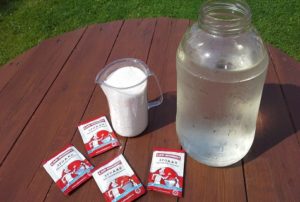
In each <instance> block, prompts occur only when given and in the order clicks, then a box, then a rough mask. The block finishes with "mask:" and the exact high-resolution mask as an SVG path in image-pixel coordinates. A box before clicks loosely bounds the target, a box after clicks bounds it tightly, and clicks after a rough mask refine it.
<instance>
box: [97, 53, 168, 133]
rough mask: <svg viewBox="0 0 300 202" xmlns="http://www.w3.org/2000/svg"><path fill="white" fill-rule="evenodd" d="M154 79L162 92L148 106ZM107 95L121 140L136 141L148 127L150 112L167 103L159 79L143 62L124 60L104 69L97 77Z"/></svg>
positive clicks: (113, 121) (112, 120)
mask: <svg viewBox="0 0 300 202" xmlns="http://www.w3.org/2000/svg"><path fill="white" fill-rule="evenodd" d="M150 76H153V77H154V78H155V81H156V83H157V87H158V89H159V91H160V96H159V98H158V99H156V100H154V101H151V102H148V99H147V83H148V77H150ZM96 83H97V84H99V85H100V87H101V88H102V90H103V92H104V94H105V95H106V98H107V101H108V106H109V111H110V117H111V122H112V126H113V128H114V130H115V131H116V132H117V133H118V134H119V135H121V136H125V137H134V136H136V135H139V134H140V133H142V132H143V131H144V130H145V129H146V127H147V125H148V109H150V108H152V107H155V106H158V105H160V104H161V103H162V101H163V95H162V91H161V88H160V85H159V82H158V79H157V77H156V75H155V74H154V73H153V72H152V71H151V70H150V69H149V67H148V66H147V65H146V64H145V63H144V62H143V61H141V60H138V59H134V58H124V59H119V60H116V61H114V62H112V63H110V64H108V65H106V66H105V67H104V69H102V70H101V71H100V72H99V73H98V75H97V77H96Z"/></svg>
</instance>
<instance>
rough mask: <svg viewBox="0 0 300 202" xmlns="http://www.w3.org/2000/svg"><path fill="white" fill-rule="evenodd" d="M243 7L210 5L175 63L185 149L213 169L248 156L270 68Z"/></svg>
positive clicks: (178, 120)
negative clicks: (268, 68)
mask: <svg viewBox="0 0 300 202" xmlns="http://www.w3.org/2000/svg"><path fill="white" fill-rule="evenodd" d="M268 61H269V58H268V54H267V51H266V49H265V47H264V44H263V42H262V40H261V38H260V36H259V34H258V33H257V31H256V30H255V28H254V27H253V26H252V25H251V12H250V9H249V6H248V5H247V4H246V3H245V2H244V1H237V0H235V1H233V0H232V1H228V0H227V1H218V0H214V1H207V2H205V3H204V4H203V5H202V7H201V9H200V14H199V20H198V22H197V23H195V24H193V25H192V26H191V27H190V28H189V29H188V30H187V31H186V33H185V35H184V37H183V39H182V41H181V43H180V44H179V47H178V50H177V57H176V71H177V114H176V131H177V134H178V137H179V140H180V142H181V144H182V147H183V148H184V149H185V150H186V152H187V153H188V154H189V155H190V156H191V157H192V158H194V159H195V160H197V161H199V162H201V163H204V164H206V165H209V166H216V167H222V166H228V165H231V164H233V163H235V162H237V161H239V160H241V159H242V158H243V157H244V156H245V155H246V154H247V152H248V151H249V149H250V147H251V145H252V143H253V139H254V135H255V129H256V119H257V115H258V110H259V105H260V100H261V95H262V90H263V85H264V81H265V77H266V72H267V66H268Z"/></svg>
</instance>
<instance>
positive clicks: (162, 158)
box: [147, 148, 185, 197]
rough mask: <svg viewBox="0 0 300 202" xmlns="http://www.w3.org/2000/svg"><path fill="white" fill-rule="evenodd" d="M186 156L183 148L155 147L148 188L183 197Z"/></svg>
mask: <svg viewBox="0 0 300 202" xmlns="http://www.w3.org/2000/svg"><path fill="white" fill-rule="evenodd" d="M184 158H185V153H184V151H182V150H172V149H163V148H155V149H154V151H153V155H152V162H151V167H150V174H149V177H148V186H147V189H148V190H153V191H158V192H162V193H166V194H170V195H173V196H178V197H182V191H183V172H184Z"/></svg>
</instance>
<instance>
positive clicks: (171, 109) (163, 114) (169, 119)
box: [145, 91, 176, 133]
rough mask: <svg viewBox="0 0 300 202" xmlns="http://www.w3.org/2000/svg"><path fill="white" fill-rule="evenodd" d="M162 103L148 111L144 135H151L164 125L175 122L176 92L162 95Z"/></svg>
mask: <svg viewBox="0 0 300 202" xmlns="http://www.w3.org/2000/svg"><path fill="white" fill-rule="evenodd" d="M163 96H164V101H163V103H162V104H161V105H160V106H158V107H155V108H153V109H151V110H150V114H149V126H148V128H147V129H146V131H145V132H146V133H151V132H153V131H155V130H158V129H160V128H162V127H164V126H166V125H169V124H171V123H173V122H175V119H176V92H175V91H173V92H166V93H164V94H163Z"/></svg>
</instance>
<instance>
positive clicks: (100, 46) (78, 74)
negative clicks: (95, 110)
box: [0, 21, 122, 201]
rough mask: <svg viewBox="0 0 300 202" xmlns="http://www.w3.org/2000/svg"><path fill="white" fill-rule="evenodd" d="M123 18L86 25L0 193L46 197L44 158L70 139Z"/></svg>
mask: <svg viewBox="0 0 300 202" xmlns="http://www.w3.org/2000/svg"><path fill="white" fill-rule="evenodd" d="M121 24H122V22H120V21H119V22H115V23H111V24H103V25H100V26H92V27H90V28H89V29H87V31H86V32H85V34H84V36H83V37H82V39H81V40H80V42H79V44H78V45H77V47H76V48H75V50H74V51H73V54H72V55H71V57H70V59H69V60H68V62H67V63H66V64H65V66H64V68H63V70H62V71H61V73H60V74H59V76H58V77H57V79H56V81H55V83H54V84H53V86H52V87H51V89H50V90H49V92H48V93H47V95H46V96H45V98H44V100H43V102H42V103H41V104H40V106H39V108H38V109H37V111H36V112H35V114H34V115H33V117H32V119H31V121H30V122H29V123H28V124H27V126H26V128H25V129H24V131H23V133H22V135H21V137H20V138H19V140H18V141H17V143H16V145H15V147H14V148H13V150H12V151H11V152H10V154H9V156H8V157H7V159H6V160H5V161H4V163H3V165H2V167H1V168H0V176H1V184H0V190H1V193H0V198H1V199H5V201H21V200H22V199H26V200H28V201H42V200H43V199H44V197H45V195H46V194H47V192H48V190H49V187H50V185H51V184H52V179H51V178H50V177H49V175H48V174H47V173H46V172H45V170H44V169H43V167H42V165H41V164H42V161H43V160H45V159H47V158H48V157H49V156H50V155H52V154H53V153H54V152H55V151H57V150H59V149H60V148H62V147H64V146H65V145H66V144H68V143H69V142H70V141H71V139H72V137H73V134H74V132H75V131H76V126H77V124H78V122H79V121H80V119H81V117H82V114H83V112H84V110H85V108H86V105H87V104H88V102H89V99H90V97H91V95H92V92H93V90H94V87H95V84H94V78H95V75H96V73H97V71H98V68H99V66H102V65H104V63H105V61H106V58H107V57H108V55H109V53H110V50H111V48H112V45H113V43H114V41H115V38H116V36H117V33H118V32H119V29H120V27H121ZM75 33H76V32H75ZM71 36H72V34H71V35H69V34H67V36H66V37H71ZM63 37H65V36H63ZM20 170H21V171H20ZM12 190H14V191H12Z"/></svg>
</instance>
